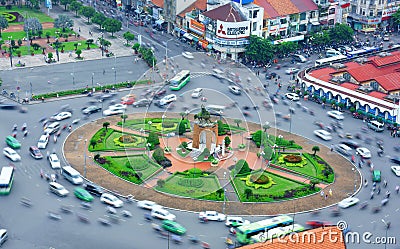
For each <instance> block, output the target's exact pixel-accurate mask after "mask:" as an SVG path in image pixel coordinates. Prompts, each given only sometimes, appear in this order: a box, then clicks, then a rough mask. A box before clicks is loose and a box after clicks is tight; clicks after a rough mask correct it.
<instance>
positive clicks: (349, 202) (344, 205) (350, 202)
mask: <svg viewBox="0 0 400 249" xmlns="http://www.w3.org/2000/svg"><path fill="white" fill-rule="evenodd" d="M359 201H360V200H359V199H358V198H356V197H349V198H346V199H344V200H342V201H341V202H339V203H338V206H339V207H341V208H348V207H351V206H354V205H356V204H357V203H358V202H359Z"/></svg>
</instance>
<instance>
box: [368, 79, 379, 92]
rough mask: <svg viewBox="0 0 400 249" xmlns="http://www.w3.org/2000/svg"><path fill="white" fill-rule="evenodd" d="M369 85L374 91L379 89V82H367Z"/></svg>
mask: <svg viewBox="0 0 400 249" xmlns="http://www.w3.org/2000/svg"><path fill="white" fill-rule="evenodd" d="M369 85H370V86H371V87H372V89H374V90H375V91H377V90H378V89H379V84H378V82H376V81H372V82H371V83H369Z"/></svg>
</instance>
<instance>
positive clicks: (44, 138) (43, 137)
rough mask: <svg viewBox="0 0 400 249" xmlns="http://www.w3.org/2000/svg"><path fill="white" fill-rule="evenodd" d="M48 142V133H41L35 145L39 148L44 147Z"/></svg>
mask: <svg viewBox="0 0 400 249" xmlns="http://www.w3.org/2000/svg"><path fill="white" fill-rule="evenodd" d="M48 143H49V136H48V135H41V136H40V138H39V141H38V143H37V147H38V148H39V149H46V147H47V144H48Z"/></svg>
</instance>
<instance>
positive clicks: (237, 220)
mask: <svg viewBox="0 0 400 249" xmlns="http://www.w3.org/2000/svg"><path fill="white" fill-rule="evenodd" d="M248 224H250V221H248V220H245V219H243V218H242V217H238V216H228V217H226V221H225V226H228V227H230V226H234V227H238V226H242V225H248Z"/></svg>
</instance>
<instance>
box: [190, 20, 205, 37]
mask: <svg viewBox="0 0 400 249" xmlns="http://www.w3.org/2000/svg"><path fill="white" fill-rule="evenodd" d="M189 29H190V30H191V31H193V32H195V33H197V34H199V35H204V32H205V31H206V27H205V26H204V24H202V23H200V22H197V21H196V20H194V19H190V23H189Z"/></svg>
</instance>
